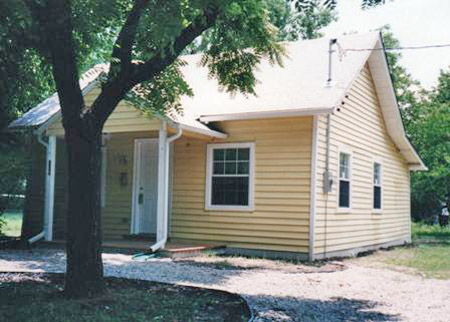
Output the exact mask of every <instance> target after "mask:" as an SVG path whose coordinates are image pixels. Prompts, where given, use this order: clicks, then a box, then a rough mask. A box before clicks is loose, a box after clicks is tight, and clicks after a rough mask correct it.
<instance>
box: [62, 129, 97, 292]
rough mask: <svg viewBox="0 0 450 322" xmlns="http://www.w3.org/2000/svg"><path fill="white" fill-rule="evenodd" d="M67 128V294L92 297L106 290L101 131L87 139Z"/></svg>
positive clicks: (80, 133)
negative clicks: (102, 238) (102, 240)
mask: <svg viewBox="0 0 450 322" xmlns="http://www.w3.org/2000/svg"><path fill="white" fill-rule="evenodd" d="M82 134H83V132H82V131H81V130H79V129H77V128H70V127H69V128H66V135H65V137H66V143H67V144H66V145H67V157H68V171H69V180H68V190H69V201H68V211H67V246H66V248H67V272H66V285H65V290H64V292H65V294H66V296H68V297H93V296H97V295H100V294H102V293H103V292H104V290H105V284H104V280H103V263H102V255H101V222H100V167H101V160H100V146H101V131H98V133H97V134H95V135H93V137H91V138H86V137H84V136H83V135H82Z"/></svg>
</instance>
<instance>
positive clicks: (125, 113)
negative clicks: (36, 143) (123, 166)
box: [47, 88, 161, 136]
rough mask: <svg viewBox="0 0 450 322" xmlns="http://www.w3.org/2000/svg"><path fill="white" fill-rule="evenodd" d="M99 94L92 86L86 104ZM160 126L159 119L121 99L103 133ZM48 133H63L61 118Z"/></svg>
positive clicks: (97, 89)
mask: <svg viewBox="0 0 450 322" xmlns="http://www.w3.org/2000/svg"><path fill="white" fill-rule="evenodd" d="M99 94H100V89H99V88H94V89H93V90H92V91H91V92H89V93H88V94H87V95H86V96H85V98H84V99H85V104H86V106H91V105H92V103H93V102H94V101H95V99H96V98H97V96H98V95H99ZM160 127H161V121H160V120H158V119H151V118H149V117H148V116H145V115H143V114H142V112H141V111H139V110H138V109H136V108H135V107H133V106H131V105H130V104H129V103H127V102H125V101H121V102H120V103H119V104H118V105H117V107H116V108H115V110H114V112H113V113H112V114H111V115H110V116H109V118H108V120H107V121H106V123H105V125H104V127H103V132H105V133H124V132H139V131H157V130H159V129H160ZM47 133H48V134H49V135H57V136H63V135H64V128H63V126H62V122H61V119H60V120H58V121H56V122H55V123H53V124H52V125H50V127H49V128H48V129H47Z"/></svg>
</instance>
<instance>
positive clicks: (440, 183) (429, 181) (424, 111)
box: [403, 71, 450, 220]
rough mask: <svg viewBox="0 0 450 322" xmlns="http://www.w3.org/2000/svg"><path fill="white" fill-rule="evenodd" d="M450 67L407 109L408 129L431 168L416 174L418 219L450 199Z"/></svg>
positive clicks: (414, 187) (435, 211) (415, 210)
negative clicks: (430, 89) (432, 87)
mask: <svg viewBox="0 0 450 322" xmlns="http://www.w3.org/2000/svg"><path fill="white" fill-rule="evenodd" d="M448 84H450V71H447V72H444V71H443V72H441V76H440V77H439V83H438V86H437V87H436V88H435V89H434V90H433V91H430V92H425V93H424V94H423V95H424V97H423V98H422V99H421V100H420V101H419V102H417V103H416V104H414V105H413V106H411V107H409V108H407V109H405V110H404V112H403V115H404V116H405V118H406V119H407V122H405V123H406V129H407V132H408V134H409V136H410V137H411V140H412V142H413V144H414V145H415V146H416V148H417V150H418V152H419V155H420V156H421V157H422V159H423V161H424V162H425V164H426V166H427V167H428V168H429V170H428V171H427V172H419V173H414V174H413V175H412V211H413V216H414V218H415V219H427V220H431V219H432V218H433V215H437V214H439V213H440V210H441V207H442V205H443V204H445V203H447V204H448V203H449V202H450V184H449V182H450V98H449V97H448V96H447V94H448V90H449V88H448Z"/></svg>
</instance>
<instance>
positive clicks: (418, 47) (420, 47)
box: [343, 44, 450, 51]
mask: <svg viewBox="0 0 450 322" xmlns="http://www.w3.org/2000/svg"><path fill="white" fill-rule="evenodd" d="M443 47H450V44H440V45H426V46H406V47H385V48H383V47H379V48H343V51H375V50H414V49H429V48H443Z"/></svg>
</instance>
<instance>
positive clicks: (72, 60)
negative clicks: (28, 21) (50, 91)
mask: <svg viewBox="0 0 450 322" xmlns="http://www.w3.org/2000/svg"><path fill="white" fill-rule="evenodd" d="M25 3H26V4H27V6H28V8H29V9H30V11H31V13H32V15H33V17H34V19H36V20H37V22H38V24H39V26H40V29H41V30H40V34H41V36H42V38H43V40H44V41H45V42H44V43H43V45H45V46H46V47H48V50H49V52H50V61H51V64H52V70H53V78H54V80H55V84H56V89H57V92H58V96H59V101H60V105H61V112H62V115H63V125H64V128H65V129H66V133H67V129H68V128H78V129H79V131H80V132H83V130H82V123H81V111H82V110H83V108H84V99H83V95H82V92H81V88H80V83H79V78H78V68H77V64H76V54H75V47H74V43H73V38H72V32H73V26H72V19H71V17H72V12H71V6H70V0H47V1H46V2H45V4H43V5H40V4H38V3H37V2H36V1H34V0H26V2H25Z"/></svg>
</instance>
